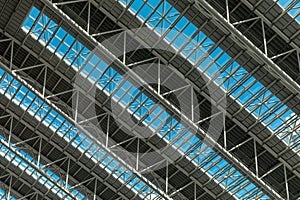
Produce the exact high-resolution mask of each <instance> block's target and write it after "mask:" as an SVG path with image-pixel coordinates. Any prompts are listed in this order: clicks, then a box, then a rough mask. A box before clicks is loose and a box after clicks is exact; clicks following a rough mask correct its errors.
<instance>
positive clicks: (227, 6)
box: [226, 0, 230, 23]
mask: <svg viewBox="0 0 300 200" xmlns="http://www.w3.org/2000/svg"><path fill="white" fill-rule="evenodd" d="M226 17H227V22H228V23H230V13H229V5H228V0H226Z"/></svg>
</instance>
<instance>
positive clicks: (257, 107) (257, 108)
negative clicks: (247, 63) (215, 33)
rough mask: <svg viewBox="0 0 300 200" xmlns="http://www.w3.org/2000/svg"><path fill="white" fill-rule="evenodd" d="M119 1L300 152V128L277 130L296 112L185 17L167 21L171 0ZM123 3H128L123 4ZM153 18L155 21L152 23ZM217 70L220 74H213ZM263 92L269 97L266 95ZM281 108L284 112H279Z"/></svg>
mask: <svg viewBox="0 0 300 200" xmlns="http://www.w3.org/2000/svg"><path fill="white" fill-rule="evenodd" d="M119 2H120V3H121V4H122V5H123V6H124V7H126V6H127V5H130V7H129V10H130V11H131V12H133V13H134V14H136V15H137V16H138V17H139V19H140V20H142V21H143V22H144V23H145V24H146V25H147V26H148V27H149V28H151V29H153V30H155V32H156V33H157V34H159V35H160V36H162V37H163V38H164V40H165V41H167V42H168V43H169V44H170V45H171V46H172V47H174V48H175V49H177V50H178V52H179V53H180V54H181V55H182V56H183V57H185V58H186V59H187V60H189V61H190V62H191V63H192V64H193V65H194V66H195V67H196V68H197V69H199V70H200V71H201V72H204V73H205V74H206V75H208V77H210V78H211V79H213V80H214V81H215V82H216V83H217V84H219V85H220V86H221V87H222V88H223V89H224V90H225V91H226V92H227V93H228V94H230V95H231V96H232V97H233V98H234V99H236V100H237V101H238V102H239V103H240V104H241V105H243V106H244V107H245V108H246V109H247V110H248V111H249V112H250V113H252V114H253V116H255V117H256V118H257V119H259V120H260V121H261V122H262V123H264V124H265V125H266V126H267V127H268V128H269V129H270V130H271V131H273V132H274V133H275V134H276V136H277V137H278V138H280V139H282V141H284V142H285V144H286V145H288V146H289V147H290V148H291V149H293V150H294V151H295V152H297V154H298V155H300V145H299V143H300V139H299V136H298V135H299V130H294V131H291V132H290V134H289V136H287V135H285V136H284V137H282V134H280V131H278V130H279V129H280V128H282V127H287V128H289V123H288V118H289V117H291V116H293V115H296V114H295V113H294V112H293V111H292V110H290V109H288V107H287V106H286V105H285V104H284V103H283V102H281V101H280V99H279V98H277V97H276V96H275V95H273V94H272V93H271V92H270V91H269V90H268V89H267V88H266V87H265V86H263V85H262V84H261V83H260V82H259V81H258V80H256V79H255V78H254V77H253V76H252V75H250V74H249V73H248V72H247V71H246V70H245V69H244V68H243V67H242V66H240V65H239V64H238V63H237V62H236V61H235V60H233V58H231V57H230V56H229V55H228V54H227V53H226V52H224V51H223V50H222V49H221V48H220V47H218V46H216V45H217V44H215V43H214V42H213V41H212V40H211V39H210V38H209V37H207V36H206V35H205V34H204V33H203V32H202V31H200V30H199V29H198V28H197V27H196V26H195V25H193V24H192V23H191V22H190V21H189V20H188V19H187V18H186V17H185V16H181V17H180V18H179V19H177V18H178V15H175V16H176V19H177V20H173V21H174V23H170V21H168V20H167V19H168V15H169V14H170V11H171V10H172V12H173V13H178V11H177V10H176V9H175V8H173V6H172V5H171V4H170V3H168V2H167V1H166V0H163V1H161V3H160V4H158V3H156V2H154V1H145V0H134V3H133V4H130V2H129V1H125V0H119ZM126 2H127V4H125V3H126ZM145 6H147V7H149V8H151V9H152V13H151V14H149V17H148V20H147V21H145V20H144V19H143V17H142V16H141V15H142V13H141V12H142V10H143V9H142V8H143V7H145ZM162 8H166V9H167V10H168V11H169V12H168V11H166V12H162V11H159V10H162ZM166 9H165V10H166ZM147 10H148V9H147ZM137 11H139V12H137ZM162 13H164V14H162ZM158 16H159V17H158ZM154 21H156V22H157V23H154ZM165 21H166V23H167V24H168V25H167V26H160V27H159V26H158V24H163V23H164V22H165ZM170 26H172V29H168V28H169V27H170ZM158 29H159V30H158ZM176 38H178V40H176ZM176 41H178V42H179V43H178V42H176ZM206 55H209V56H206ZM217 71H218V72H219V73H220V75H216V74H217V73H216V72H217ZM258 91H261V93H260V94H261V95H260V96H258V95H255V94H257V92H258ZM266 95H267V96H269V97H268V98H267V97H266ZM283 110H285V112H282V111H283Z"/></svg>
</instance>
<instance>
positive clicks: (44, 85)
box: [43, 66, 47, 97]
mask: <svg viewBox="0 0 300 200" xmlns="http://www.w3.org/2000/svg"><path fill="white" fill-rule="evenodd" d="M46 83H47V66H45V74H44V84H43V97H45V92H46Z"/></svg>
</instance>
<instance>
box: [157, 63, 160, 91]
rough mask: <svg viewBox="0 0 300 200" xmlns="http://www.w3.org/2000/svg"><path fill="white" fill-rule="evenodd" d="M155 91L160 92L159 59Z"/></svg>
mask: <svg viewBox="0 0 300 200" xmlns="http://www.w3.org/2000/svg"><path fill="white" fill-rule="evenodd" d="M157 76H158V77H157V92H158V94H160V59H158V75H157Z"/></svg>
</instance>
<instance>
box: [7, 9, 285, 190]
mask: <svg viewBox="0 0 300 200" xmlns="http://www.w3.org/2000/svg"><path fill="white" fill-rule="evenodd" d="M89 5H90V4H89ZM89 23H90V22H89ZM87 31H88V32H89V28H88V29H87ZM15 42H16V43H17V44H18V45H20V42H18V41H15ZM12 49H13V48H12ZM43 65H45V66H47V67H49V66H48V65H47V64H43ZM11 67H12V66H11ZM33 67H35V66H33ZM42 67H43V66H42ZM47 67H43V70H45V69H47ZM49 68H50V67H49ZM11 69H12V68H11ZM16 70H18V68H16ZM43 70H42V71H43ZM42 88H43V92H42V94H43V95H44V94H51V92H50V91H48V90H47V89H46V82H45V81H44V82H43V84H42ZM65 92H67V91H65ZM43 95H42V96H43ZM50 96H51V95H50ZM249 141H250V140H249ZM255 144H256V142H254V146H255ZM241 145H242V143H241V144H240V145H239V146H241ZM237 147H238V146H236V147H233V148H232V149H230V150H228V152H230V151H233V150H234V149H235V148H237ZM218 148H220V147H218ZM220 149H221V151H225V152H226V149H223V148H220ZM227 155H230V154H228V153H227ZM237 165H240V164H239V163H237ZM256 166H257V163H256ZM279 166H280V165H278V166H275V168H273V169H271V170H270V171H269V172H267V173H266V174H264V175H262V176H261V178H262V177H265V176H267V175H268V174H269V173H271V172H272V171H273V170H275V169H276V168H277V167H279ZM284 169H285V172H286V168H285V167H284ZM256 172H257V170H256ZM256 175H258V174H256ZM285 177H286V175H285ZM286 183H287V180H286ZM166 191H168V189H166Z"/></svg>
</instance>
